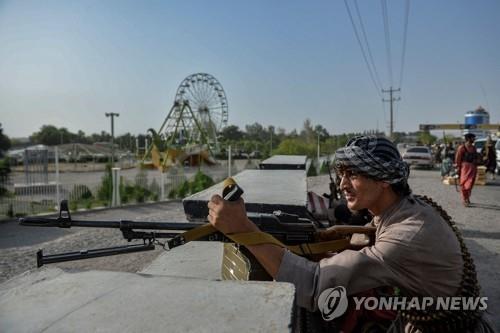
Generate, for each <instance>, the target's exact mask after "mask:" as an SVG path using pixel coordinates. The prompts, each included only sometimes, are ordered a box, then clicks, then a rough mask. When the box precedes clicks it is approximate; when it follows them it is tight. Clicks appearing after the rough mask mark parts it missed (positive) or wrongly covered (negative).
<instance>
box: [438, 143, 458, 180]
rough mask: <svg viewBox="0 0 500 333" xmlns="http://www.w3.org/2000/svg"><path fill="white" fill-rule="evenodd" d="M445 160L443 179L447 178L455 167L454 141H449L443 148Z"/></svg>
mask: <svg viewBox="0 0 500 333" xmlns="http://www.w3.org/2000/svg"><path fill="white" fill-rule="evenodd" d="M442 154H443V156H442V157H443V162H442V163H441V179H443V180H444V179H445V178H446V177H448V176H450V174H451V173H452V169H453V163H454V162H455V148H453V143H452V142H448V144H447V145H446V147H445V148H444V149H443V152H442Z"/></svg>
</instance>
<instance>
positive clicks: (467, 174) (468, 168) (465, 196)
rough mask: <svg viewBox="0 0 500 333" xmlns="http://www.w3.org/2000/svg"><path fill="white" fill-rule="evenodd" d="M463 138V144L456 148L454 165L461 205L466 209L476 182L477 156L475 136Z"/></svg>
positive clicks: (470, 134)
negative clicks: (459, 188) (458, 178)
mask: <svg viewBox="0 0 500 333" xmlns="http://www.w3.org/2000/svg"><path fill="white" fill-rule="evenodd" d="M464 138H465V143H464V144H462V145H460V147H458V150H457V155H456V160H455V164H456V165H457V169H458V174H459V176H460V187H461V193H462V203H463V205H464V206H465V207H468V206H469V205H470V196H471V193H472V188H473V187H474V182H475V181H476V174H477V165H476V163H477V160H478V154H477V152H476V147H474V140H475V139H476V136H475V135H474V134H472V133H467V134H465V136H464Z"/></svg>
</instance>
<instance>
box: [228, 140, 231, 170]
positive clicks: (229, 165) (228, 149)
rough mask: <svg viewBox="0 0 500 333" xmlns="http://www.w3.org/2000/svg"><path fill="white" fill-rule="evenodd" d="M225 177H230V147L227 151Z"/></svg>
mask: <svg viewBox="0 0 500 333" xmlns="http://www.w3.org/2000/svg"><path fill="white" fill-rule="evenodd" d="M227 176H228V177H231V146H229V148H228V150H227Z"/></svg>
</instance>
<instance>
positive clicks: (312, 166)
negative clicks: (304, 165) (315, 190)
mask: <svg viewBox="0 0 500 333" xmlns="http://www.w3.org/2000/svg"><path fill="white" fill-rule="evenodd" d="M317 175H318V173H317V172H316V164H315V163H314V160H312V161H311V164H310V165H309V169H308V170H307V177H314V176H317Z"/></svg>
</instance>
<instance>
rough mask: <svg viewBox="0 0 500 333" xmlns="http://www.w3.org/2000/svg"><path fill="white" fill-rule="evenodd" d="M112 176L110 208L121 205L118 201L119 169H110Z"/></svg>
mask: <svg viewBox="0 0 500 333" xmlns="http://www.w3.org/2000/svg"><path fill="white" fill-rule="evenodd" d="M111 171H112V175H113V196H112V199H111V207H117V206H120V205H121V201H120V168H113V169H111Z"/></svg>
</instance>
